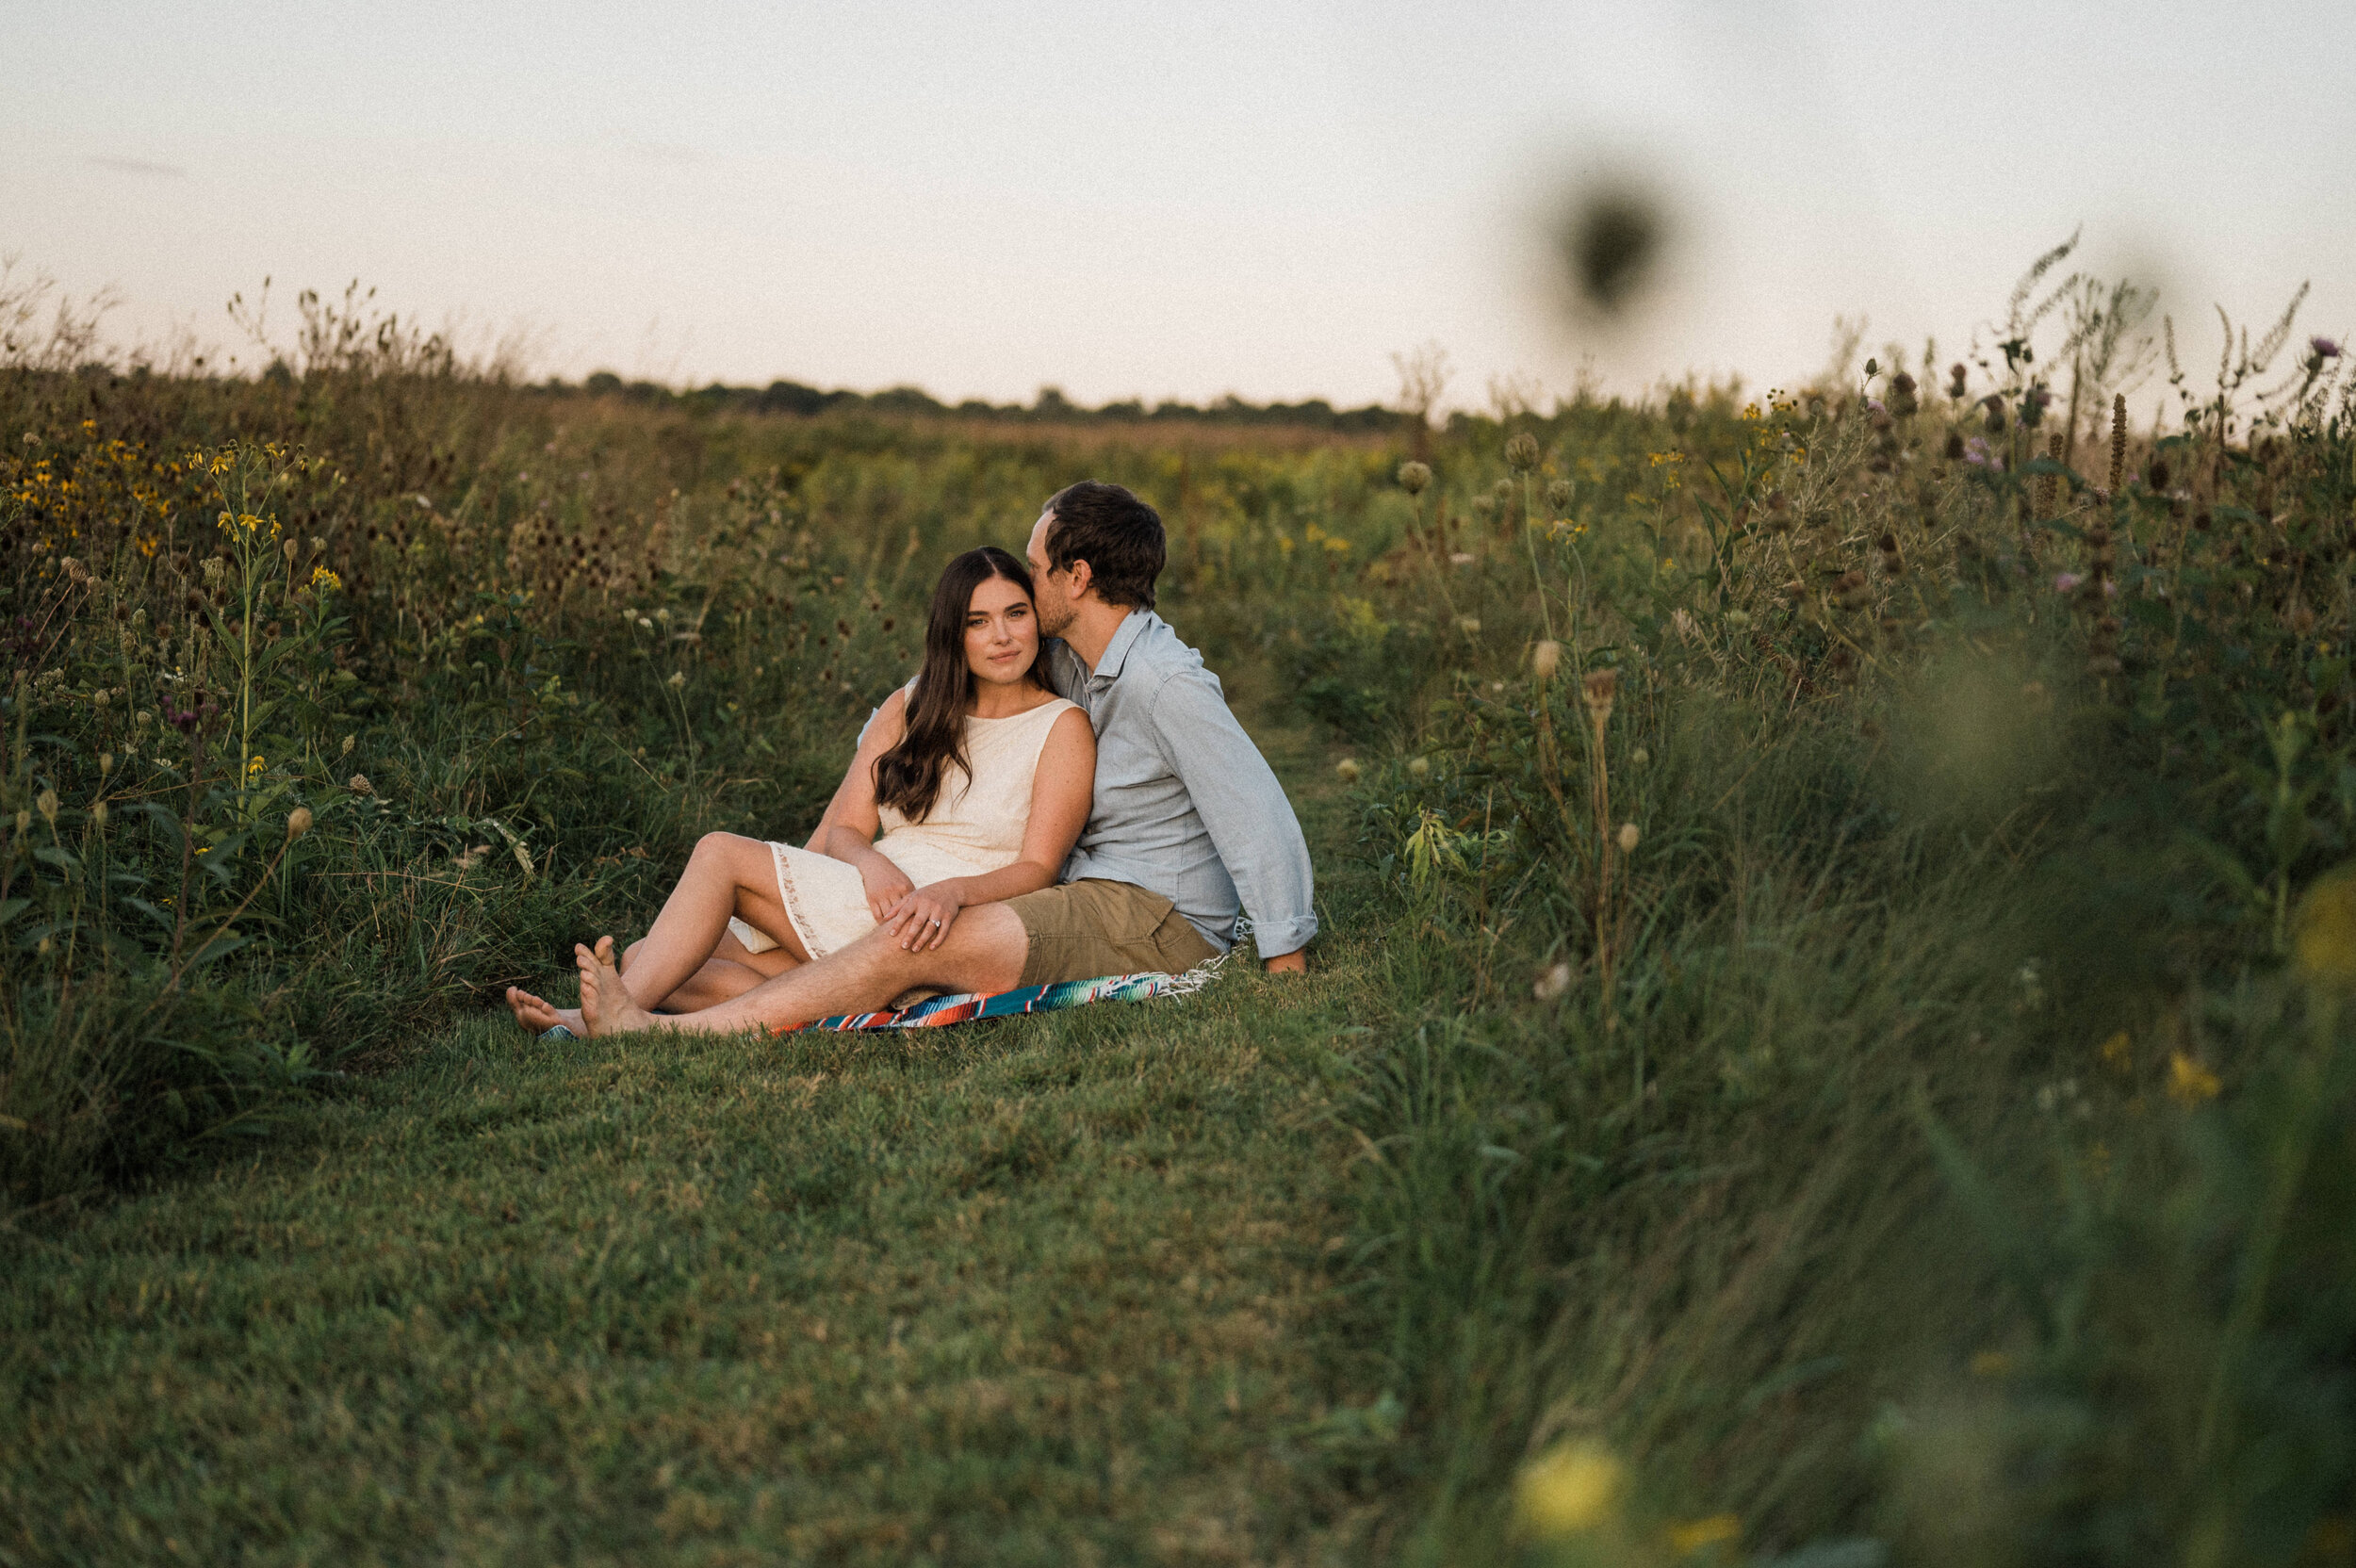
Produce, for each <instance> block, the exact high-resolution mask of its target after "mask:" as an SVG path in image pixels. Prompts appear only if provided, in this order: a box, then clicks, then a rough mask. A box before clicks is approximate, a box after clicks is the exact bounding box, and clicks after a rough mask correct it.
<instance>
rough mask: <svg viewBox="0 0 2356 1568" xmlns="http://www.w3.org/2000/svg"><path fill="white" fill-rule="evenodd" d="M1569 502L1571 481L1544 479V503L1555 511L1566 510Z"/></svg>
mask: <svg viewBox="0 0 2356 1568" xmlns="http://www.w3.org/2000/svg"><path fill="white" fill-rule="evenodd" d="M1570 504H1571V482H1570V481H1569V480H1566V479H1550V480H1548V481H1546V505H1548V506H1549V507H1552V508H1553V509H1554V510H1555V511H1557V512H1563V511H1567V510H1568V509H1569V507H1570Z"/></svg>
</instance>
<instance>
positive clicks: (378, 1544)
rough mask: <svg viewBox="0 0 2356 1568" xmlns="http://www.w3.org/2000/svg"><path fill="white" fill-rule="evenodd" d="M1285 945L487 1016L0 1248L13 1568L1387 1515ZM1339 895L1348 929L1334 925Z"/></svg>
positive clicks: (1127, 1533) (1321, 822) (696, 1553)
mask: <svg viewBox="0 0 2356 1568" xmlns="http://www.w3.org/2000/svg"><path fill="white" fill-rule="evenodd" d="M1268 740H1269V741H1270V743H1271V755H1272V756H1273V757H1274V758H1275V759H1276V760H1278V762H1279V766H1280V769H1281V771H1283V772H1284V774H1285V775H1286V776H1287V782H1288V783H1289V784H1290V785H1291V786H1292V787H1293V790H1294V793H1295V798H1296V800H1297V801H1298V802H1299V803H1300V805H1301V809H1302V813H1303V819H1304V824H1305V825H1307V827H1308V829H1309V831H1310V835H1311V841H1312V845H1313V848H1314V849H1315V850H1316V851H1317V858H1318V864H1319V870H1320V874H1321V879H1322V880H1321V892H1322V896H1323V901H1324V903H1325V905H1326V913H1327V919H1328V935H1327V937H1326V939H1324V941H1323V942H1322V943H1321V946H1320V950H1319V957H1320V960H1321V961H1320V966H1319V969H1318V971H1317V973H1315V974H1314V975H1312V976H1311V977H1310V978H1308V979H1307V980H1305V981H1289V982H1288V981H1285V980H1283V979H1281V978H1270V977H1268V976H1264V975H1260V974H1258V973H1256V972H1243V971H1242V966H1241V965H1238V966H1237V972H1231V973H1229V974H1227V975H1225V976H1224V977H1222V978H1221V980H1220V981H1219V983H1218V984H1217V985H1216V986H1215V987H1214V988H1212V989H1211V990H1210V991H1209V992H1207V993H1206V994H1204V995H1203V996H1200V997H1196V998H1193V999H1189V1000H1187V1001H1184V1002H1178V1003H1154V1004H1148V1005H1131V1006H1104V1007H1095V1008H1086V1009H1081V1010H1078V1011H1075V1012H1070V1013H1062V1014H1055V1015H1050V1016H1046V1017H1041V1018H1038V1019H1027V1020H1018V1021H1006V1022H1001V1023H993V1024H985V1025H981V1026H978V1027H973V1028H960V1029H950V1030H941V1031H935V1032H926V1033H923V1034H919V1035H915V1036H902V1037H895V1036H840V1035H837V1036H824V1037H786V1038H779V1039H750V1038H742V1037H739V1038H701V1039H696V1038H686V1039H675V1038H666V1037H638V1038H635V1039H627V1040H622V1041H618V1042H600V1041H590V1042H581V1043H574V1044H566V1045H562V1046H549V1045H544V1044H539V1043H536V1042H529V1041H526V1040H524V1039H522V1038H521V1037H518V1035H517V1034H516V1032H515V1030H514V1028H513V1027H512V1025H510V1024H508V1023H506V1022H505V1021H504V1019H503V1018H500V1019H492V1018H484V1019H482V1020H480V1021H474V1022H470V1023H468V1024H467V1025H466V1026H465V1027H462V1028H459V1029H457V1030H455V1031H454V1032H452V1033H451V1034H450V1035H449V1036H448V1037H444V1038H441V1039H439V1040H436V1041H434V1042H433V1043H431V1044H430V1045H428V1046H426V1047H423V1048H421V1049H420V1051H419V1052H418V1054H417V1055H416V1056H415V1057H414V1058H413V1059H411V1060H409V1061H408V1062H406V1063H405V1064H404V1065H402V1066H401V1067H400V1068H399V1069H398V1070H393V1071H390V1072H387V1073H384V1074H383V1075H381V1076H377V1077H373V1078H368V1079H364V1080H361V1081H359V1082H357V1083H355V1084H354V1085H353V1086H352V1089H351V1090H350V1092H348V1093H347V1094H345V1095H343V1096H341V1097H339V1098H337V1099H335V1100H333V1101H331V1102H328V1103H324V1104H322V1105H320V1106H319V1107H317V1108H315V1109H313V1110H310V1111H307V1112H305V1113H304V1116H303V1120H302V1122H301V1124H300V1125H299V1126H298V1127H297V1128H296V1129H295V1130H294V1131H293V1132H291V1133H290V1134H288V1135H282V1136H280V1137H278V1138H276V1139H274V1140H273V1141H271V1142H270V1144H268V1145H267V1146H266V1147H265V1148H264V1149H263V1150H262V1152H260V1153H259V1154H258V1156H256V1157H251V1158H249V1159H247V1160H245V1161H243V1162H241V1163H238V1164H236V1165H234V1166H231V1167H228V1168H221V1169H218V1170H215V1171H212V1172H210V1173H207V1174H205V1175H202V1176H195V1177H190V1178H187V1179H184V1180H182V1181H180V1182H178V1183H176V1184H166V1185H163V1186H161V1187H159V1188H157V1189H156V1190H154V1191H152V1192H149V1193H146V1194H142V1195H139V1196H137V1197H133V1198H128V1199H124V1200H122V1201H115V1202H113V1203H111V1204H102V1205H99V1206H97V1207H96V1208H94V1209H93V1210H92V1211H91V1212H90V1213H89V1214H87V1215H86V1216H84V1217H80V1218H79V1219H77V1220H75V1221H74V1222H73V1223H72V1224H71V1225H70V1226H68V1227H65V1228H62V1229H53V1230H51V1231H49V1232H47V1233H14V1234H7V1235H0V1257H5V1259H6V1263H7V1268H6V1273H7V1281H6V1283H5V1285H4V1286H0V1342H4V1345H5V1348H0V1358H5V1363H4V1364H5V1381H0V1561H5V1562H6V1563H8V1564H11V1565H15V1564H32V1563H50V1562H91V1563H98V1562H107V1563H114V1562H139V1561H155V1562H169V1561H181V1562H223V1561H231V1560H243V1561H252V1562H267V1563H293V1562H319V1563H327V1562H369V1561H385V1562H420V1561H437V1562H438V1561H450V1560H456V1561H469V1562H530V1561H543V1560H566V1561H581V1562H596V1561H612V1562H646V1561H677V1562H706V1561H709V1562H733V1561H744V1562H753V1561H777V1560H788V1561H801V1560H814V1561H890V1562H920V1561H927V1560H932V1561H944V1562H1090V1561H1103V1562H1122V1561H1252V1562H1281V1561H1296V1562H1317V1561H1327V1560H1342V1559H1356V1558H1359V1557H1361V1556H1363V1555H1364V1553H1365V1552H1366V1549H1367V1548H1368V1546H1369V1545H1370V1544H1371V1542H1370V1541H1369V1539H1368V1537H1369V1535H1370V1533H1371V1534H1379V1533H1380V1532H1381V1530H1382V1516H1381V1513H1380V1510H1379V1508H1378V1506H1377V1505H1376V1504H1374V1503H1372V1502H1370V1501H1368V1500H1366V1498H1365V1497H1364V1496H1362V1495H1360V1493H1359V1492H1358V1491H1357V1490H1356V1489H1355V1487H1356V1486H1357V1485H1363V1484H1364V1482H1363V1480H1359V1481H1357V1482H1355V1483H1353V1477H1354V1476H1356V1475H1358V1471H1357V1469H1356V1468H1355V1467H1356V1466H1357V1465H1358V1463H1359V1462H1361V1461H1363V1460H1365V1459H1367V1458H1369V1457H1371V1455H1370V1453H1369V1447H1370V1446H1376V1447H1379V1445H1380V1442H1381V1439H1382V1436H1383V1429H1384V1426H1385V1423H1384V1422H1383V1420H1382V1419H1381V1418H1380V1417H1379V1416H1375V1417H1371V1418H1370V1417H1369V1416H1367V1415H1366V1413H1365V1410H1366V1406H1367V1405H1368V1403H1369V1402H1370V1401H1371V1400H1372V1399H1373V1398H1374V1397H1375V1396H1376V1394H1377V1393H1378V1392H1379V1389H1378V1388H1377V1387H1376V1386H1374V1385H1373V1384H1372V1383H1371V1382H1369V1380H1371V1379H1375V1378H1377V1377H1379V1370H1378V1369H1377V1368H1376V1367H1375V1366H1374V1365H1373V1364H1372V1363H1371V1361H1370V1360H1369V1359H1368V1358H1367V1357H1366V1353H1365V1350H1364V1348H1363V1347H1364V1345H1365V1343H1366V1337H1365V1336H1364V1334H1363V1333H1360V1332H1353V1331H1352V1325H1351V1323H1350V1309H1349V1306H1348V1302H1349V1300H1350V1297H1349V1296H1348V1294H1347V1293H1346V1291H1345V1290H1344V1289H1343V1286H1344V1284H1345V1283H1346V1281H1345V1279H1344V1277H1343V1271H1344V1269H1345V1267H1346V1264H1345V1260H1346V1258H1347V1256H1348V1252H1347V1250H1346V1249H1345V1248H1344V1246H1343V1244H1342V1242H1341V1232H1342V1228H1343V1224H1344V1221H1343V1219H1342V1218H1341V1217H1340V1212H1339V1208H1338V1193H1339V1188H1340V1183H1341V1180H1342V1175H1343V1169H1344V1167H1345V1166H1346V1163H1347V1161H1348V1159H1349V1157H1350V1155H1349V1150H1350V1141H1351V1140H1350V1135H1349V1134H1348V1133H1347V1132H1346V1130H1344V1129H1342V1128H1341V1127H1340V1126H1339V1125H1338V1124H1337V1122H1336V1121H1335V1119H1334V1115H1333V1112H1334V1108H1335V1103H1336V1099H1337V1097H1338V1096H1339V1095H1340V1094H1342V1093H1345V1092H1346V1086H1347V1084H1348V1081H1349V1067H1348V1063H1347V1059H1346V1057H1347V1053H1348V1051H1349V1049H1350V1044H1351V1041H1352V1039H1353V1035H1352V1034H1351V1032H1350V1022H1351V1018H1350V1014H1351V1000H1352V997H1353V996H1354V995H1355V994H1357V993H1356V989H1355V987H1356V985H1357V984H1358V983H1359V982H1360V981H1361V979H1362V977H1363V976H1365V975H1366V972H1368V971H1369V969H1370V967H1371V965H1372V962H1373V958H1372V955H1371V953H1370V951H1369V950H1370V947H1371V945H1372V944H1371V943H1370V942H1369V941H1368V940H1367V939H1366V938H1365V937H1363V936H1358V935H1354V934H1353V930H1352V927H1353V926H1357V927H1361V928H1363V927H1364V926H1365V925H1366V922H1365V921H1363V920H1360V921H1352V920H1351V919H1350V918H1349V915H1348V906H1349V905H1350V901H1351V899H1352V897H1353V890H1352V889H1351V888H1350V886H1349V885H1348V880H1347V874H1346V872H1345V871H1344V868H1343V865H1342V854H1341V849H1342V845H1341V843H1340V842H1339V839H1340V835H1341V827H1340V825H1339V816H1338V809H1337V804H1336V803H1335V802H1334V801H1333V800H1332V799H1331V797H1330V791H1329V790H1328V789H1327V787H1326V783H1325V781H1326V780H1328V779H1329V778H1330V777H1331V775H1330V773H1329V772H1328V771H1327V768H1326V765H1325V764H1326V761H1327V759H1326V758H1325V757H1324V756H1323V755H1322V754H1321V752H1320V751H1319V750H1318V749H1317V748H1316V747H1315V746H1314V745H1313V744H1311V743H1309V742H1307V741H1306V740H1305V739H1303V738H1301V737H1300V736H1297V735H1272V736H1269V737H1268ZM1336 915H1340V916H1341V918H1340V919H1335V918H1334V917H1335V916H1336Z"/></svg>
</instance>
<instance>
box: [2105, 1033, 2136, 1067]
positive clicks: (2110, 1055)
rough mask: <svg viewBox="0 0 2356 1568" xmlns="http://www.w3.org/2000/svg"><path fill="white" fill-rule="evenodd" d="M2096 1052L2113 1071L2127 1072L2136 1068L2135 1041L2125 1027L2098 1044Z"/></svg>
mask: <svg viewBox="0 0 2356 1568" xmlns="http://www.w3.org/2000/svg"><path fill="white" fill-rule="evenodd" d="M2095 1054H2096V1055H2097V1056H2099V1057H2101V1058H2102V1065H2103V1066H2104V1067H2106V1068H2109V1069H2110V1070H2112V1071H2113V1072H2120V1073H2125V1072H2133V1071H2134V1070H2135V1042H2134V1041H2132V1040H2130V1039H2129V1038H2128V1037H2127V1031H2126V1030H2124V1029H2121V1030H2120V1031H2119V1033H2118V1034H2116V1035H2113V1036H2112V1037H2110V1038H2109V1039H2106V1040H2104V1041H2103V1042H2102V1044H2101V1045H2100V1046H2098V1047H2097V1048H2096V1049H2095Z"/></svg>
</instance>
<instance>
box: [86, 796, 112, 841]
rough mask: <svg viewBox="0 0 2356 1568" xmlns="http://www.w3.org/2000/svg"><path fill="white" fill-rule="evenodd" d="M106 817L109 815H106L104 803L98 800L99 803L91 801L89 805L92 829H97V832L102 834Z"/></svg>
mask: <svg viewBox="0 0 2356 1568" xmlns="http://www.w3.org/2000/svg"><path fill="white" fill-rule="evenodd" d="M108 815H109V813H108V811H107V810H106V802H105V801H103V800H99V801H92V802H91V803H90V825H91V826H92V827H95V828H97V829H98V831H100V832H101V833H104V832H105V831H106V818H107V816H108Z"/></svg>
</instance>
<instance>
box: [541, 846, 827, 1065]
mask: <svg viewBox="0 0 2356 1568" xmlns="http://www.w3.org/2000/svg"><path fill="white" fill-rule="evenodd" d="M731 917H735V918H739V919H742V920H744V922H745V923H748V924H750V925H752V926H753V927H755V928H756V929H758V930H760V931H762V932H765V933H767V934H768V935H769V936H771V937H774V938H776V939H777V946H776V947H774V948H769V949H767V950H765V951H763V952H761V953H753V952H750V951H748V950H747V949H746V948H745V947H744V944H743V943H742V942H740V941H738V940H737V939H736V938H735V936H734V934H733V933H731V932H730V931H729V930H728V921H729V919H730V918H731ZM808 961H809V955H808V954H807V953H806V952H805V951H804V950H803V947H802V941H801V938H800V936H799V935H798V934H796V933H795V931H794V923H793V922H792V921H791V920H789V919H787V918H786V913H785V906H784V905H783V904H782V903H780V902H779V901H778V898H777V862H776V861H775V859H774V858H772V857H771V854H770V850H769V845H768V844H767V843H766V842H765V841H761V840H760V839H747V838H744V837H743V836H742V835H740V834H735V833H707V834H705V835H704V836H703V838H702V839H700V840H698V841H696V844H695V853H694V854H692V855H690V856H689V857H688V859H687V869H686V870H685V871H684V872H682V873H681V874H680V875H679V882H678V884H677V885H676V886H674V887H673V888H672V890H671V896H670V897H669V898H668V899H666V900H664V901H663V912H662V913H661V914H660V915H657V916H656V917H655V923H654V929H653V930H651V931H649V932H647V933H646V936H645V937H644V938H643V939H640V940H638V941H636V942H633V943H632V944H631V945H630V952H629V954H628V955H627V956H625V958H624V960H623V964H624V967H625V968H626V969H627V971H628V973H629V978H628V979H627V980H626V981H624V986H625V988H626V989H627V990H628V991H629V993H630V1000H631V1002H632V1003H634V1004H635V1005H638V1006H640V1007H642V1008H645V1009H646V1010H647V1011H649V1012H651V1011H652V1010H653V1009H654V1008H656V1007H662V1006H669V1007H672V1008H674V1009H677V1010H683V1011H692V1010H700V1009H702V1008H705V1007H709V1006H712V1005H715V1004H716V1003H719V1002H725V1001H728V1000H730V999H731V998H734V997H737V996H742V995H743V994H744V992H745V991H748V990H750V989H751V988H753V987H755V986H757V985H759V984H761V981H763V980H766V979H769V978H772V977H773V976H776V975H778V974H782V973H784V972H786V971H787V970H789V969H792V968H793V967H794V965H796V964H801V963H807V962H808ZM715 963H716V965H717V966H718V967H717V969H716V970H715V972H713V973H712V974H711V975H710V976H709V977H706V976H705V975H704V973H703V972H704V971H705V969H706V968H707V967H708V966H712V965H714V964H715ZM690 986H693V987H694V989H693V990H692V991H691V992H690V994H689V996H687V997H682V998H680V999H679V1000H678V1001H673V1000H672V998H673V996H674V993H677V992H679V991H680V990H681V989H682V988H688V987H690ZM507 1005H508V1008H509V1010H510V1011H511V1012H513V1013H514V1014H515V1021H517V1022H518V1023H521V1024H522V1025H523V1026H524V1027H525V1028H527V1029H530V1030H532V1031H533V1032H534V1033H538V1032H540V1031H543V1030H545V1029H548V1028H549V1027H551V1026H552V1025H556V1024H562V1025H563V1026H564V1027H565V1028H567V1029H569V1030H571V1031H572V1032H573V1033H574V1034H576V1035H582V1036H584V1037H585V1036H586V1033H587V1030H586V1027H585V1026H584V1025H583V1023H582V1021H581V1009H579V1008H578V1007H558V1006H554V1005H551V1004H549V1003H548V1002H546V1001H543V1000H542V999H541V998H539V997H537V996H534V995H532V993H531V992H530V991H526V990H524V989H522V988H518V987H514V986H511V987H509V988H508V990H507Z"/></svg>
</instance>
